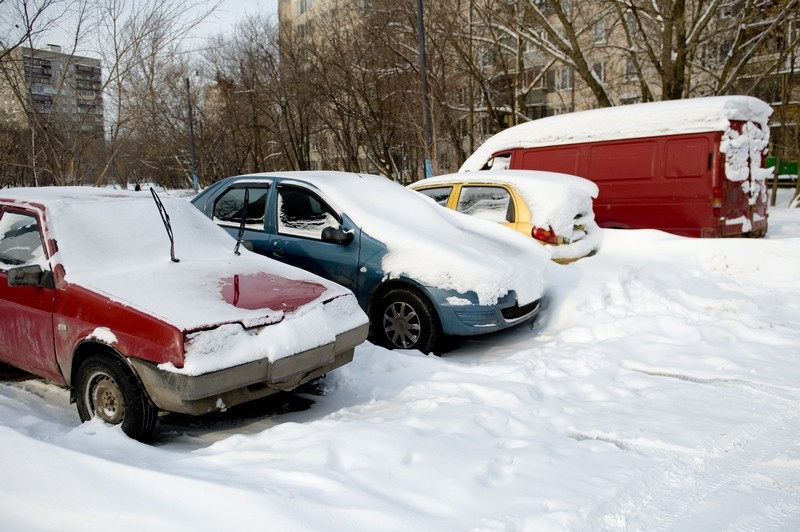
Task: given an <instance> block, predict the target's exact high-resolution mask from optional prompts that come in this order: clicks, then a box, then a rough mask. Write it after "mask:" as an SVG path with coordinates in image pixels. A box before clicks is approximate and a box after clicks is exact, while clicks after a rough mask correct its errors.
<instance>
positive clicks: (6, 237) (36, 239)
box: [0, 211, 45, 269]
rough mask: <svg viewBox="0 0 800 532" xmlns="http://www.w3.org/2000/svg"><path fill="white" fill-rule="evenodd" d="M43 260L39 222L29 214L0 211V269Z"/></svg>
mask: <svg viewBox="0 0 800 532" xmlns="http://www.w3.org/2000/svg"><path fill="white" fill-rule="evenodd" d="M44 260H45V256H44V248H43V247H42V237H41V234H40V232H39V222H38V221H37V220H36V217H35V216H32V215H30V214H23V213H17V212H12V211H5V212H3V213H0V269H8V268H9V267H15V266H22V265H26V264H42V263H43V262H44Z"/></svg>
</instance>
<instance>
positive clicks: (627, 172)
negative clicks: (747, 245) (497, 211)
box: [494, 131, 767, 237]
mask: <svg viewBox="0 0 800 532" xmlns="http://www.w3.org/2000/svg"><path fill="white" fill-rule="evenodd" d="M721 137H722V132H718V131H714V132H708V133H695V134H688V135H673V136H661V137H649V138H639V139H624V140H616V141H606V142H589V143H583V144H576V145H573V146H552V147H536V148H517V149H513V150H508V151H504V152H499V153H497V154H494V157H495V158H504V157H508V158H509V161H508V167H509V168H510V169H512V170H546V171H551V172H562V173H570V174H574V175H578V176H581V177H585V178H587V179H589V180H591V181H593V182H595V183H596V184H597V186H598V188H599V189H600V194H599V196H598V197H597V199H596V200H595V201H594V209H595V218H596V220H597V223H598V225H600V227H608V228H618V229H636V228H638V229H642V228H648V229H660V230H663V231H667V232H669V233H673V234H677V235H682V236H692V237H723V236H742V235H744V234H748V233H756V232H757V233H764V232H766V227H767V214H766V212H767V204H766V202H765V201H764V200H763V198H758V199H757V200H756V202H755V203H754V204H752V205H751V204H750V197H749V195H748V194H747V193H746V192H745V191H744V188H743V183H741V182H736V181H731V180H729V179H724V178H723V179H720V177H723V176H724V175H725V154H724V153H721V152H720V142H721ZM715 189H716V190H718V193H717V196H719V197H720V198H721V205H720V207H719V208H718V209H716V210H715V207H714V197H715V192H714V191H715ZM737 220H738V222H737ZM745 220H747V221H745ZM748 223H749V225H750V227H749V228H748V229H747V230H744V229H745V228H746V226H747V224H748ZM743 226H744V227H743ZM758 236H760V235H758Z"/></svg>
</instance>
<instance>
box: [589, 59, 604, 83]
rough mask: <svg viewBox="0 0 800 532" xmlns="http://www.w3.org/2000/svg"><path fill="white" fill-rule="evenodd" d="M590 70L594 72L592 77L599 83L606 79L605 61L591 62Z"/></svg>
mask: <svg viewBox="0 0 800 532" xmlns="http://www.w3.org/2000/svg"><path fill="white" fill-rule="evenodd" d="M592 72H593V73H594V77H595V78H596V79H597V81H599V82H600V83H603V82H604V81H605V80H606V65H605V63H600V62H598V63H593V64H592Z"/></svg>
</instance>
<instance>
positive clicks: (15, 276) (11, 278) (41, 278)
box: [8, 264, 55, 288]
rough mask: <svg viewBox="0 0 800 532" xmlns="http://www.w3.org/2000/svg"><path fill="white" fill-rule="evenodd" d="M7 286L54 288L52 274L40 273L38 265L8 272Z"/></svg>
mask: <svg viewBox="0 0 800 532" xmlns="http://www.w3.org/2000/svg"><path fill="white" fill-rule="evenodd" d="M8 286H41V287H44V288H54V287H55V284H54V283H53V274H52V272H50V271H49V270H48V271H42V267H41V266H39V265H38V264H31V265H28V266H20V267H19V268H11V269H10V270H8Z"/></svg>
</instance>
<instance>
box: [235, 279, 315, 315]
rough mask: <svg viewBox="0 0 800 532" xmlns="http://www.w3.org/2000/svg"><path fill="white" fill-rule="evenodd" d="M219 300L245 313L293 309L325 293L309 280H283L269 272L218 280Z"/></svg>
mask: <svg viewBox="0 0 800 532" xmlns="http://www.w3.org/2000/svg"><path fill="white" fill-rule="evenodd" d="M222 282H223V285H222V290H221V292H222V297H223V298H224V299H225V301H227V302H228V303H230V304H231V305H233V306H234V307H237V308H243V309H247V310H259V309H264V308H267V309H270V310H280V311H290V310H295V309H296V308H298V307H302V306H303V305H305V304H307V303H310V302H311V301H313V300H315V299H317V298H318V297H319V296H320V295H322V294H323V292H325V287H324V286H323V285H321V284H319V283H314V282H311V281H298V280H294V279H286V278H285V277H280V276H278V275H273V274H270V273H255V274H251V275H234V276H233V277H228V278H226V279H223V280H222Z"/></svg>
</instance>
